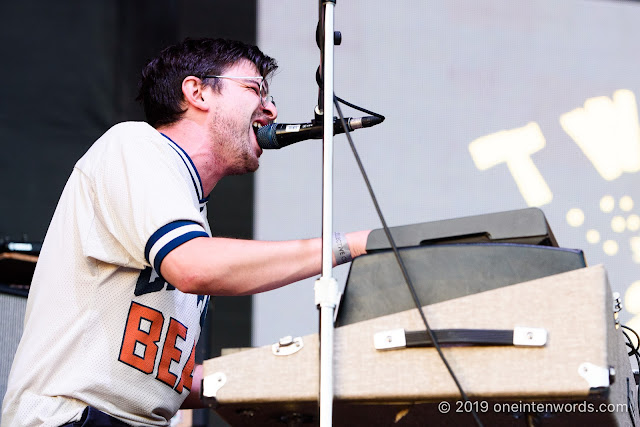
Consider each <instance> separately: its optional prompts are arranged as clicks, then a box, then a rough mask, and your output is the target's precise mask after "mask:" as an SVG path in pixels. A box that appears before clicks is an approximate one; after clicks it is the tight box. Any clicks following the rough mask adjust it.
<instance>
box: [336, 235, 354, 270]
mask: <svg viewBox="0 0 640 427" xmlns="http://www.w3.org/2000/svg"><path fill="white" fill-rule="evenodd" d="M333 255H334V256H335V257H336V264H337V265H340V264H344V263H347V262H351V260H352V259H353V258H352V257H351V251H350V250H349V243H347V236H346V235H345V234H344V233H338V232H334V233H333Z"/></svg>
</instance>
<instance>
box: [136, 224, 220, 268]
mask: <svg viewBox="0 0 640 427" xmlns="http://www.w3.org/2000/svg"><path fill="white" fill-rule="evenodd" d="M196 237H209V235H208V234H207V232H206V231H205V229H204V228H203V227H202V226H201V225H200V224H198V223H197V222H193V221H184V220H183V221H174V222H171V223H169V224H167V225H165V226H163V227H160V228H159V229H158V230H157V231H156V232H155V233H153V235H151V237H150V238H149V241H148V242H147V244H146V246H145V249H144V257H145V259H146V260H147V261H148V262H149V264H151V265H152V266H153V268H154V270H155V271H156V273H158V274H160V265H161V264H162V261H163V260H164V258H165V257H166V256H167V254H168V253H169V252H171V251H172V250H174V249H175V248H177V247H178V246H180V245H182V244H183V243H185V242H188V241H189V240H192V239H195V238H196Z"/></svg>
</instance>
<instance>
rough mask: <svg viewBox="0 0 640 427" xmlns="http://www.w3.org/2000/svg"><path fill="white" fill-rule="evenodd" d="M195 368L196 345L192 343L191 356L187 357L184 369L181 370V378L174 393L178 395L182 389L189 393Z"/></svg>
mask: <svg viewBox="0 0 640 427" xmlns="http://www.w3.org/2000/svg"><path fill="white" fill-rule="evenodd" d="M195 367H196V343H195V342H194V343H193V348H191V354H190V355H189V360H187V363H186V364H185V365H184V369H183V370H182V376H181V377H180V382H179V383H178V385H177V386H176V391H177V392H178V393H182V388H183V387H184V388H186V389H187V390H189V391H191V385H192V383H193V369H194V368H195Z"/></svg>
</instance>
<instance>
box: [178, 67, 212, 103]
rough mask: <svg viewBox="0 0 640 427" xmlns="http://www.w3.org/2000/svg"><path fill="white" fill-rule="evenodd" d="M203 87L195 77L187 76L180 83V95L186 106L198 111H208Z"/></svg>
mask: <svg viewBox="0 0 640 427" xmlns="http://www.w3.org/2000/svg"><path fill="white" fill-rule="evenodd" d="M203 94H204V85H203V84H202V80H200V79H199V78H197V77H195V76H187V77H185V79H184V80H183V81H182V95H183V96H184V99H185V101H186V102H187V104H188V105H191V106H193V107H195V108H197V109H198V110H203V111H206V110H208V109H209V104H208V103H207V102H206V101H205V100H204V96H203Z"/></svg>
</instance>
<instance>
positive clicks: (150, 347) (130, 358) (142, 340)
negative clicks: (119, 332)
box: [118, 302, 164, 374]
mask: <svg viewBox="0 0 640 427" xmlns="http://www.w3.org/2000/svg"><path fill="white" fill-rule="evenodd" d="M163 323H164V316H163V315H162V313H161V312H159V311H158V310H154V309H153V308H149V307H145V306H144V305H141V304H138V303H135V302H132V303H131V308H130V309H129V317H128V318H127V326H126V327H125V330H124V337H123V339H122V347H121V348H120V357H118V360H120V361H121V362H123V363H126V364H127V365H130V366H133V367H134V368H136V369H139V370H140V371H142V372H144V373H145V374H150V373H152V372H153V367H154V365H155V360H156V355H157V354H158V345H157V344H156V343H157V342H158V341H160V335H161V334H162V325H163Z"/></svg>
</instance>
